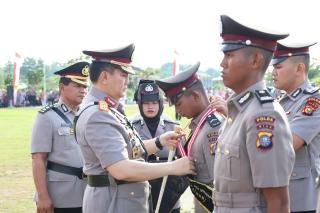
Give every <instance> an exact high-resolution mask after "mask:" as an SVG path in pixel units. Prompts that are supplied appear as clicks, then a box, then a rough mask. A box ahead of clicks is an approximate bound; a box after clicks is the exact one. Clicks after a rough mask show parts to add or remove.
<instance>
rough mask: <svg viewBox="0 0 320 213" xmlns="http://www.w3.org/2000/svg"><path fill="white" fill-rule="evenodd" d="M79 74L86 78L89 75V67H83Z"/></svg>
mask: <svg viewBox="0 0 320 213" xmlns="http://www.w3.org/2000/svg"><path fill="white" fill-rule="evenodd" d="M81 73H82V75H84V76H88V75H89V66H88V65H86V66H84V68H82V70H81Z"/></svg>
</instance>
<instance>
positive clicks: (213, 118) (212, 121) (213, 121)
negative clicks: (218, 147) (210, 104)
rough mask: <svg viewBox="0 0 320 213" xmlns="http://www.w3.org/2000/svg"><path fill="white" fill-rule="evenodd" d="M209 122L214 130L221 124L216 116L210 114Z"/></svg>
mask: <svg viewBox="0 0 320 213" xmlns="http://www.w3.org/2000/svg"><path fill="white" fill-rule="evenodd" d="M206 120H207V122H208V123H209V125H210V126H211V127H212V128H214V127H216V126H219V125H220V124H221V122H220V121H219V119H218V118H217V117H216V116H215V115H214V114H210V115H208V117H207V118H206Z"/></svg>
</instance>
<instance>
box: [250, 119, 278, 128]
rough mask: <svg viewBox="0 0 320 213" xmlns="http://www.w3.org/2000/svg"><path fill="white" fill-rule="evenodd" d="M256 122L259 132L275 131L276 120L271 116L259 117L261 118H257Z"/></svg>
mask: <svg viewBox="0 0 320 213" xmlns="http://www.w3.org/2000/svg"><path fill="white" fill-rule="evenodd" d="M254 120H255V122H256V127H257V129H258V130H260V129H270V130H273V129H274V126H273V123H274V121H275V120H276V119H275V118H274V117H271V116H259V117H256V118H255V119H254Z"/></svg>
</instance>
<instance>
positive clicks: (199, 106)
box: [156, 62, 223, 213]
mask: <svg viewBox="0 0 320 213" xmlns="http://www.w3.org/2000/svg"><path fill="white" fill-rule="evenodd" d="M199 66H200V63H199V62H198V63H196V64H195V65H193V66H191V67H189V68H188V69H186V70H185V71H184V72H181V73H179V74H177V75H176V76H172V77H169V78H166V79H163V80H157V81H156V82H157V84H158V85H159V87H160V88H161V89H162V90H163V91H164V92H165V95H166V97H167V98H168V100H169V103H170V104H171V105H174V106H175V109H176V112H178V113H179V114H180V115H181V116H182V117H186V118H188V119H192V120H191V123H190V125H189V128H190V130H191V131H190V136H189V137H188V140H187V142H186V145H185V149H183V150H180V152H182V153H184V152H185V154H187V155H188V156H191V157H192V159H194V161H195V165H196V172H197V175H196V176H193V177H190V179H189V184H190V188H191V191H192V193H193V194H194V196H195V197H194V205H195V212H196V213H200V212H212V211H213V205H212V197H211V194H212V183H213V164H214V149H215V146H216V143H217V138H218V131H219V128H220V126H221V123H222V120H223V118H222V116H221V115H220V114H219V113H216V112H214V111H213V110H212V108H211V107H210V106H209V99H208V97H207V95H206V91H205V89H204V87H203V84H202V82H201V80H200V79H199V78H198V76H197V74H196V72H197V71H198V68H199Z"/></svg>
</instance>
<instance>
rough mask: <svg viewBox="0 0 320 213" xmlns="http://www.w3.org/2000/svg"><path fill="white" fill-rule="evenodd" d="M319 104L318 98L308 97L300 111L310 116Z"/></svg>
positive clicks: (319, 99)
mask: <svg viewBox="0 0 320 213" xmlns="http://www.w3.org/2000/svg"><path fill="white" fill-rule="evenodd" d="M319 106H320V98H316V97H309V98H308V99H307V102H306V104H305V105H304V107H303V108H302V110H301V112H302V114H304V115H307V116H311V115H312V114H313V112H315V111H316V110H317V109H318V108H319Z"/></svg>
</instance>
